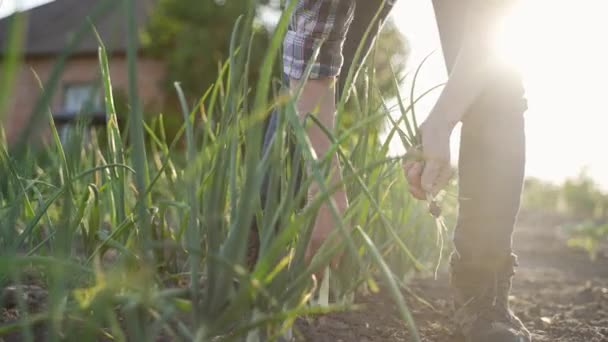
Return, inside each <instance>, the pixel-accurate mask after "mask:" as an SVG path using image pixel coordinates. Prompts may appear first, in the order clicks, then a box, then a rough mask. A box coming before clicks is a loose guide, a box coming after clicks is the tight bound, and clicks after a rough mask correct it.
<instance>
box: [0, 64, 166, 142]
mask: <svg viewBox="0 0 608 342" xmlns="http://www.w3.org/2000/svg"><path fill="white" fill-rule="evenodd" d="M54 63H55V59H54V58H29V59H27V60H26V61H25V63H24V65H23V67H22V70H21V71H20V73H19V74H18V76H17V79H16V81H15V83H14V87H13V93H12V94H11V99H10V101H9V104H8V113H6V115H5V116H4V117H5V123H4V129H5V132H6V135H7V140H8V141H9V143H10V142H12V141H15V138H16V137H18V136H19V134H20V132H21V130H22V129H23V127H24V126H25V125H26V124H27V122H28V121H29V115H30V113H31V112H32V110H33V108H34V106H35V103H36V100H37V99H38V97H39V96H40V93H41V92H40V87H39V85H38V82H37V80H36V78H35V76H34V73H33V72H32V70H33V71H35V72H36V74H37V75H38V77H40V79H41V80H42V82H46V81H47V80H48V78H49V76H50V73H51V71H52V68H53V65H54ZM137 67H138V80H137V83H138V89H139V96H140V99H141V102H142V104H143V105H144V108H150V109H151V108H160V107H162V105H163V102H164V99H165V96H164V93H163V90H162V87H161V81H162V80H163V78H164V75H165V72H164V67H163V65H162V63H161V62H159V61H156V60H152V59H146V58H140V60H139V61H138V66H137ZM110 72H111V78H112V85H113V87H114V89H115V90H120V91H124V93H125V94H126V93H127V90H128V73H127V60H126V57H125V56H114V57H111V58H110ZM98 77H99V63H98V60H97V56H87V57H75V58H72V59H70V60H69V61H68V63H67V64H66V67H65V69H64V72H63V75H62V77H61V82H60V84H59V87H58V88H57V90H56V92H55V96H54V97H53V101H52V104H51V110H52V111H61V110H62V108H63V99H64V96H63V95H64V94H63V92H64V90H65V86H66V85H68V84H74V83H86V82H92V81H95V80H96V79H97V78H98Z"/></svg>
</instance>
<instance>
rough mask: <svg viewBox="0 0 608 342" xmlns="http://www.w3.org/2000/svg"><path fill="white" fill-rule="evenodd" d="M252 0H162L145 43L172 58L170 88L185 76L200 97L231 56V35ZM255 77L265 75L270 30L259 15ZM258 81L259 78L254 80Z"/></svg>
mask: <svg viewBox="0 0 608 342" xmlns="http://www.w3.org/2000/svg"><path fill="white" fill-rule="evenodd" d="M249 2H250V1H248V0H230V1H215V0H159V1H158V4H157V5H156V8H155V9H154V11H153V12H152V16H151V18H150V20H149V22H148V25H147V28H146V30H145V31H144V33H143V37H142V45H143V46H144V48H145V49H146V51H147V52H148V53H150V54H151V55H152V56H156V57H159V58H161V59H162V60H164V61H165V62H166V66H167V80H166V89H167V90H168V91H170V92H173V82H176V81H178V82H180V83H181V84H182V87H183V89H184V91H185V93H186V95H187V96H189V97H199V96H200V95H202V94H203V92H204V91H205V90H207V89H208V88H209V87H210V86H211V85H212V84H213V83H214V82H215V81H216V80H217V77H218V74H219V72H220V70H219V69H220V65H221V64H222V63H223V61H225V60H227V59H228V58H229V57H230V56H229V50H230V36H231V33H232V28H233V26H234V23H235V22H236V20H237V19H238V18H239V16H241V15H242V14H243V12H244V11H245V10H246V9H247V6H248V3H249ZM253 34H254V35H253V41H252V46H253V47H254V48H253V49H251V51H250V52H251V56H250V59H249V63H250V66H251V67H250V69H249V71H250V75H249V76H250V78H251V80H252V81H255V80H256V79H257V77H258V76H259V75H258V73H259V70H260V68H259V67H260V65H261V63H262V58H263V57H264V55H265V53H266V50H267V48H268V39H269V36H270V33H269V32H268V30H267V29H266V28H265V26H263V25H261V24H260V23H259V21H256V24H255V25H254V27H253ZM252 84H255V83H252Z"/></svg>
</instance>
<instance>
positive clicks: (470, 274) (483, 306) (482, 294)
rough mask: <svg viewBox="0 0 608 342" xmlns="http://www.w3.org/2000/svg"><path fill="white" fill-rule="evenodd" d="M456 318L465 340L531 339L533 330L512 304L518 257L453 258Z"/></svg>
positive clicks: (515, 341) (503, 341)
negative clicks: (484, 260)
mask: <svg viewBox="0 0 608 342" xmlns="http://www.w3.org/2000/svg"><path fill="white" fill-rule="evenodd" d="M450 264H451V274H450V275H451V279H450V282H451V285H452V288H453V291H454V295H453V296H454V297H453V303H454V320H455V323H456V325H457V327H458V329H459V330H460V333H462V335H463V336H464V338H465V341H466V342H530V341H531V337H530V332H529V331H528V330H527V329H526V327H525V326H524V325H523V323H522V322H521V321H520V320H519V318H517V317H516V316H515V315H514V314H513V312H512V311H511V309H510V308H509V292H510V291H511V278H512V277H513V275H514V274H515V271H514V268H515V266H516V265H517V258H516V256H515V255H512V256H511V257H509V258H506V260H504V261H501V262H498V263H495V264H494V265H487V264H485V265H484V264H482V263H477V262H463V261H462V260H460V259H459V257H458V256H457V255H453V256H452V260H451V263H450Z"/></svg>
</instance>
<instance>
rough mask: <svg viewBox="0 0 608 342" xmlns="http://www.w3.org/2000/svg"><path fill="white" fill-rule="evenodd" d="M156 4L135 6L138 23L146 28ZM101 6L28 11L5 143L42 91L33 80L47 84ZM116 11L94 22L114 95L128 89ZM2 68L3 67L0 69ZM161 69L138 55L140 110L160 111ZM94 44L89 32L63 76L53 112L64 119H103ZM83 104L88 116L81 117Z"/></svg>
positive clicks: (1, 29)
mask: <svg viewBox="0 0 608 342" xmlns="http://www.w3.org/2000/svg"><path fill="white" fill-rule="evenodd" d="M153 1H154V0H137V2H136V7H137V8H136V11H137V23H138V25H139V27H142V25H143V24H144V23H145V21H146V19H147V17H148V14H149V11H150V9H151V6H152V3H153ZM100 2H101V1H100V0H56V1H53V2H50V3H48V4H46V5H43V6H40V7H36V8H33V9H31V10H29V11H28V13H27V18H28V24H27V31H26V34H25V37H24V38H25V41H24V51H23V52H24V53H23V55H24V60H23V64H22V66H21V70H20V71H19V72H18V75H17V77H16V79H15V82H14V85H13V87H12V93H11V96H10V99H9V103H8V107H7V108H8V112H7V113H5V115H4V118H5V122H4V129H5V132H6V135H7V139H8V141H9V143H10V142H12V141H14V140H15V138H16V137H18V136H19V134H20V132H21V130H22V129H23V127H24V126H25V125H26V124H27V122H28V121H29V117H30V115H31V113H32V110H33V107H34V106H35V103H36V100H37V99H38V97H39V95H40V93H41V90H40V87H39V84H38V81H37V80H36V76H35V74H37V75H38V77H40V79H41V80H42V82H43V83H44V82H46V80H47V79H48V78H49V76H50V73H51V71H52V69H53V66H54V64H55V62H56V60H57V58H58V56H59V55H60V54H61V52H62V51H64V50H65V48H66V46H67V44H68V41H69V38H70V37H71V36H72V35H74V34H75V33H76V31H77V30H78V29H79V28H80V27H81V26H82V25H83V23H85V24H86V23H87V21H88V20H89V19H88V17H89V16H90V15H91V14H92V11H93V9H94V7H95V6H96V5H97V4H99V3H100ZM120 3H121V2H119V5H118V6H116V8H115V9H114V10H113V11H111V13H109V14H107V15H105V16H102V17H100V18H99V19H97V20H93V24H94V26H95V28H96V30H97V31H98V32H99V34H100V36H101V37H102V39H103V41H104V43H105V45H106V47H107V49H108V53H109V54H110V56H109V58H110V70H111V78H112V84H113V87H114V90H115V91H118V92H124V93H125V94H126V92H127V89H128V77H127V75H128V73H127V58H126V48H127V30H126V21H125V18H124V11H123V10H122V7H121V6H120ZM10 20H11V18H10V17H7V18H3V19H1V20H0V60H1V59H2V58H4V55H5V54H6V50H5V49H6V45H7V40H8V37H7V32H8V28H9V24H10ZM0 64H1V63H0ZM164 75H165V73H164V66H163V64H162V63H161V62H160V61H158V60H154V59H151V58H147V57H145V56H143V55H142V54H141V53H140V54H139V60H138V80H137V82H138V89H139V95H140V99H141V101H142V103H143V106H144V108H156V107H160V106H162V105H163V101H164V93H163V89H162V85H161V81H162V80H163V78H164ZM99 80H100V68H99V62H98V43H97V39H96V37H95V35H94V33H93V31H92V30H90V29H88V30H87V32H86V35H85V37H84V39H83V41H82V42H81V43H80V44H79V45H78V47H77V48H76V49H75V51H73V53H72V54H71V56H70V58H69V59H68V61H67V63H66V65H65V68H64V69H63V73H62V75H61V79H60V83H59V87H58V88H57V89H56V91H55V94H54V97H53V100H52V103H51V111H52V113H53V115H54V116H55V117H56V118H57V117H61V118H63V119H65V118H66V117H67V118H69V117H75V116H77V115H94V114H97V115H99V114H100V113H103V101H102V96H101V87H100V85H99ZM85 104H86V108H87V109H88V110H87V112H86V113H85V112H84V110H83V109H84V107H85Z"/></svg>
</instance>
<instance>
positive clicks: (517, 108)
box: [269, 0, 531, 342]
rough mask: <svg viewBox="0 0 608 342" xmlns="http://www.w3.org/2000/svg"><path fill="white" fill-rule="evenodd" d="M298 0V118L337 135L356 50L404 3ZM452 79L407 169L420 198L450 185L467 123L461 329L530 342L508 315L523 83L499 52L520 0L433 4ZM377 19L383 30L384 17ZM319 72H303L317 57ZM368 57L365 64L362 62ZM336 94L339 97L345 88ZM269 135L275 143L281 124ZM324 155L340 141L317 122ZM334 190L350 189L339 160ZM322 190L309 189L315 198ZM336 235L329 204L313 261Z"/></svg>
mask: <svg viewBox="0 0 608 342" xmlns="http://www.w3.org/2000/svg"><path fill="white" fill-rule="evenodd" d="M293 1H297V4H296V8H295V12H294V13H293V16H292V18H291V22H290V25H289V29H288V32H287V34H286V36H285V40H284V44H283V46H284V55H283V65H284V73H285V75H286V77H287V78H288V79H289V84H290V86H291V87H292V88H295V87H298V86H300V85H302V86H303V88H302V93H301V96H300V97H299V99H298V101H297V110H298V112H299V113H300V115H305V114H307V113H314V114H313V115H316V116H317V118H318V120H319V121H320V122H321V123H323V124H324V125H325V126H326V127H330V128H331V127H333V125H334V115H335V111H336V100H335V95H336V93H338V95H339V96H340V95H341V96H344V95H345V94H346V93H344V92H346V91H348V89H344V79H345V77H340V75H341V74H344V73H346V72H347V71H348V70H349V69H350V66H351V65H352V64H353V63H360V62H361V61H354V60H353V58H354V55H355V51H356V49H357V47H358V46H359V44H360V43H361V41H362V40H363V36H364V33H365V31H366V30H367V28H368V27H369V26H370V25H371V27H372V29H371V31H370V32H371V35H370V36H369V37H368V39H367V40H366V41H364V42H363V47H364V49H363V51H364V55H365V54H366V53H367V52H368V50H369V48H370V46H371V45H372V43H373V40H374V39H375V35H376V33H377V32H378V28H379V27H380V26H381V25H382V22H383V21H384V20H385V19H386V16H387V15H388V14H389V12H390V9H391V8H392V6H393V5H394V2H395V1H396V0H388V1H382V0H293ZM432 2H433V7H434V10H435V15H436V18H437V25H438V29H439V32H440V37H441V42H442V47H443V52H444V56H445V62H446V65H447V69H448V72H449V79H448V82H447V83H446V85H445V87H444V89H443V91H442V93H441V95H440V96H439V98H438V100H437V102H436V104H435V106H434V107H433V109H432V111H431V112H430V114H429V116H428V118H427V119H426V120H425V121H424V122H423V123H422V124H421V126H420V133H421V143H422V146H421V147H420V148H421V152H422V155H423V160H419V161H407V162H405V163H404V172H405V173H406V178H407V180H408V182H409V184H410V192H411V194H412V195H413V196H414V197H415V198H418V199H421V200H424V199H426V198H427V194H430V195H431V196H434V195H435V194H437V193H438V192H439V191H440V190H441V189H442V188H443V187H444V186H445V185H446V184H447V183H448V181H449V179H450V177H451V164H450V145H449V140H450V136H451V133H452V131H453V130H454V128H455V126H456V124H457V123H459V122H461V123H462V128H461V130H462V132H461V143H460V156H459V163H458V169H459V210H458V220H457V224H456V229H455V233H454V241H453V242H454V247H455V248H454V249H455V251H454V253H453V254H452V256H451V258H450V284H451V287H452V289H453V303H454V314H453V315H454V316H453V317H454V320H455V322H456V323H457V327H458V328H459V331H460V333H462V335H463V336H464V338H465V340H466V341H468V342H488V341H492V342H501V341H504V342H507V341H508V342H525V341H530V340H531V337H530V333H529V331H528V330H527V329H526V328H525V327H524V325H523V324H522V322H521V321H520V320H519V319H518V318H517V317H516V316H515V315H514V314H513V313H512V311H511V310H510V308H509V303H508V298H509V292H510V290H511V280H512V277H513V275H514V270H515V267H516V265H517V258H516V256H515V255H514V254H513V253H512V239H511V236H512V232H513V227H514V224H515V221H516V217H517V213H518V210H519V202H520V196H521V190H522V185H523V179H524V164H525V136H524V115H523V114H524V112H525V111H526V109H527V105H526V100H525V98H524V89H523V85H522V80H521V77H520V76H519V75H518V74H517V73H516V72H514V71H513V70H511V69H510V68H509V67H507V66H506V65H504V64H503V63H500V60H499V59H498V58H497V57H496V56H495V55H494V53H493V49H492V40H493V37H494V36H493V27H494V26H495V23H496V22H497V21H498V20H499V18H500V17H501V16H502V15H504V13H505V11H507V10H508V8H509V6H510V4H511V2H512V1H511V0H460V1H454V0H432ZM377 12H378V13H380V15H379V20H377V21H374V20H373V19H374V16H375V14H376V13H377ZM317 48H319V52H318V56H317V58H316V59H315V60H314V61H312V66H311V69H310V70H311V72H310V74H309V76H308V78H306V79H305V78H304V74H305V70H306V67H307V65H308V64H309V62H310V61H311V59H312V57H313V55H314V53H315V50H316V49H317ZM363 57H364V56H363ZM336 88H337V91H336ZM270 126H271V128H270V129H269V131H270V134H272V124H271V125H270ZM307 130H308V131H307V134H308V136H309V139H310V142H311V145H312V147H313V149H314V150H315V152H316V154H317V156H323V155H325V153H326V152H327V151H328V149H329V146H330V141H329V139H328V138H327V136H326V135H325V134H324V133H323V132H322V130H321V128H319V127H318V126H317V125H309V126H308V127H307ZM331 171H332V173H331V177H330V180H331V181H335V182H339V181H340V171H339V164H338V159H337V155H336V156H333V160H332V166H331ZM318 191H319V189H318V186H314V184H313V186H311V187H310V189H309V196H310V197H312V196H314V195H315V194H316V193H317V192H318ZM333 200H334V201H335V203H336V205H337V208H338V210H339V211H340V212H344V210H345V209H346V208H347V207H348V198H347V194H346V191H345V190H344V189H341V190H338V191H337V192H336V193H335V194H334V195H333ZM334 227H335V222H334V218H333V216H332V213H331V211H330V208H329V205H328V204H325V205H322V206H321V208H320V209H319V213H318V216H317V219H316V221H315V223H314V226H313V230H312V236H311V239H310V243H309V246H308V251H307V256H308V257H309V258H310V257H311V256H312V255H314V253H315V252H316V251H317V250H318V249H319V248H320V246H321V245H322V243H323V242H324V241H325V240H326V239H327V237H328V236H329V234H330V233H331V231H332V229H334Z"/></svg>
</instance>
